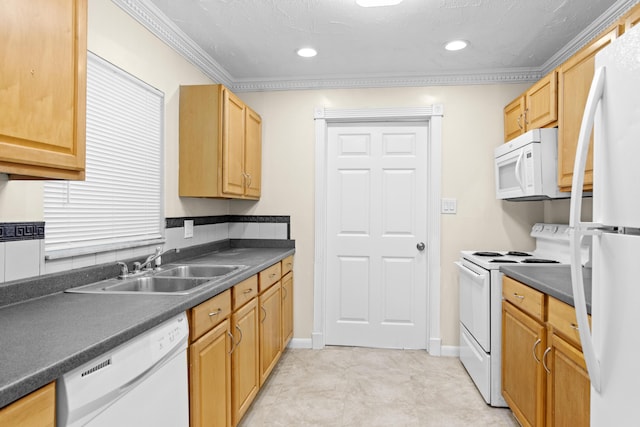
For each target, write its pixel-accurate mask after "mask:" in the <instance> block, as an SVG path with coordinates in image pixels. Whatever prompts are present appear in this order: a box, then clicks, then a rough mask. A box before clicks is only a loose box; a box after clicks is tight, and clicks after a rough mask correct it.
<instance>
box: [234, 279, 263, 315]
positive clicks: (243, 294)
mask: <svg viewBox="0 0 640 427" xmlns="http://www.w3.org/2000/svg"><path fill="white" fill-rule="evenodd" d="M256 295H258V275H257V274H256V275H255V276H251V277H249V278H248V279H246V280H244V281H242V282H240V283H238V284H237V285H235V286H234V287H233V311H236V310H237V309H239V308H240V307H242V306H243V305H245V304H246V303H247V302H248V301H250V300H251V298H253V297H255V296H256Z"/></svg>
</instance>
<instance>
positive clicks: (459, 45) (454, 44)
mask: <svg viewBox="0 0 640 427" xmlns="http://www.w3.org/2000/svg"><path fill="white" fill-rule="evenodd" d="M468 45H469V43H468V42H466V41H464V40H453V41H450V42H449V43H447V44H446V45H445V46H444V48H445V49H447V50H461V49H464V48H465V47H467V46H468Z"/></svg>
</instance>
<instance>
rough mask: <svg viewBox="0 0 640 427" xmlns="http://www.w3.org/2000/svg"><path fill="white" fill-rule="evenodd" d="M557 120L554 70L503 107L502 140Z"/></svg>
mask: <svg viewBox="0 0 640 427" xmlns="http://www.w3.org/2000/svg"><path fill="white" fill-rule="evenodd" d="M557 120H558V79H557V72H556V71H555V70H554V71H552V72H551V73H549V74H547V75H546V76H545V77H543V78H542V79H540V81H538V82H537V83H536V84H534V85H533V86H531V87H530V88H529V89H528V90H527V91H526V92H525V93H524V94H522V95H520V96H519V97H517V98H516V99H514V100H513V101H511V102H510V103H509V104H508V105H507V106H506V107H504V141H505V142H508V141H510V140H512V139H513V138H515V137H517V136H519V135H522V134H523V133H525V132H526V131H528V130H530V129H538V128H543V127H552V126H555V125H556V122H557Z"/></svg>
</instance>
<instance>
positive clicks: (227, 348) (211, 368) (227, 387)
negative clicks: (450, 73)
mask: <svg viewBox="0 0 640 427" xmlns="http://www.w3.org/2000/svg"><path fill="white" fill-rule="evenodd" d="M292 266H293V257H288V258H285V260H283V261H282V262H278V263H276V264H274V265H272V266H270V267H268V268H266V269H264V270H263V271H261V272H260V273H258V274H256V275H254V276H251V277H249V278H248V279H246V280H243V281H242V282H240V283H238V284H236V285H235V286H233V287H232V288H231V289H230V290H227V291H225V292H223V293H221V294H219V295H216V296H215V297H213V298H211V299H209V300H207V301H205V302H203V303H202V304H200V305H198V306H196V307H194V308H192V309H191V310H190V312H189V327H190V339H191V345H190V346H189V378H190V380H189V383H190V384H189V387H190V388H189V390H190V411H191V426H192V427H233V426H237V425H238V423H239V422H240V420H241V419H242V417H243V416H244V414H245V413H246V412H247V410H248V409H249V407H250V406H251V403H252V402H253V400H254V399H255V397H256V395H257V394H258V391H259V389H260V387H261V386H262V384H264V382H265V381H266V380H267V377H268V376H269V374H270V373H271V372H272V371H273V369H274V367H275V365H276V364H277V362H278V360H279V359H280V356H281V354H282V351H283V350H284V348H285V347H286V345H287V344H288V342H289V340H291V338H292V336H293V272H292V271H291V270H292ZM283 270H284V271H285V273H286V275H285V277H284V278H283V279H282V281H281V278H282V277H281V275H282V273H281V272H282V271H283ZM283 289H285V290H284V291H283ZM259 290H260V293H259ZM285 334H286V337H285ZM0 425H2V423H0Z"/></svg>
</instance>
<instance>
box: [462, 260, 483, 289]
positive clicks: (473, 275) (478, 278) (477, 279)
mask: <svg viewBox="0 0 640 427" xmlns="http://www.w3.org/2000/svg"><path fill="white" fill-rule="evenodd" d="M454 264H455V265H457V266H458V269H460V272H461V273H462V274H466V275H467V276H470V277H471V280H473V281H474V282H475V283H478V284H481V283H482V282H484V280H485V278H484V275H483V274H480V273H476V272H475V271H473V270H472V269H470V268H469V267H467V266H466V265H464V264H463V263H461V262H460V261H456V262H454Z"/></svg>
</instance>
